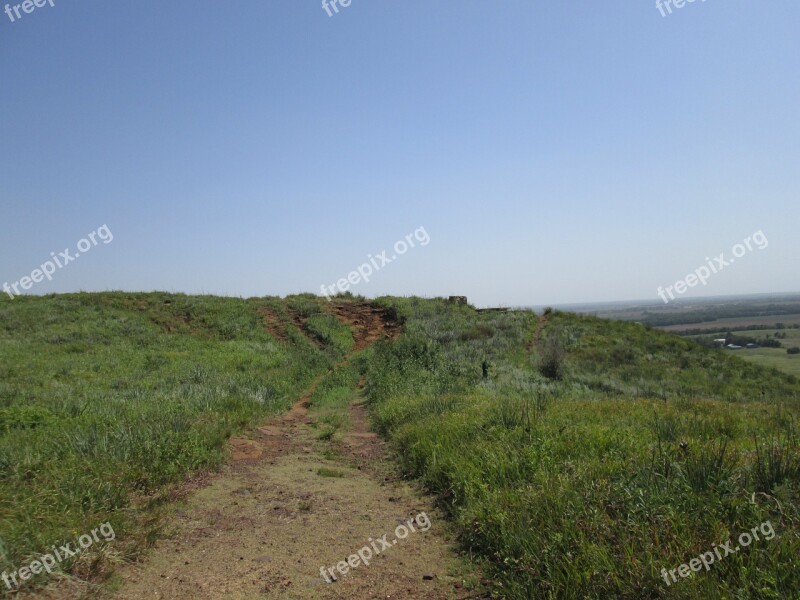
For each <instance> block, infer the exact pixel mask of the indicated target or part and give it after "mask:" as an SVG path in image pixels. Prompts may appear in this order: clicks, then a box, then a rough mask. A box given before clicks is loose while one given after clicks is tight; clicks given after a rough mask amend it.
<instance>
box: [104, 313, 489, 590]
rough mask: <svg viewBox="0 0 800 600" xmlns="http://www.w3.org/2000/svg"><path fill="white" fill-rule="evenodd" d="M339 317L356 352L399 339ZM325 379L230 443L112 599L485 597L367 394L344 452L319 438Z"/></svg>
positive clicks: (356, 404)
mask: <svg viewBox="0 0 800 600" xmlns="http://www.w3.org/2000/svg"><path fill="white" fill-rule="evenodd" d="M333 310H334V312H335V314H337V316H339V318H341V319H342V320H343V321H344V322H347V323H348V324H350V325H351V326H353V327H355V329H356V334H355V338H356V347H357V349H361V348H364V347H366V346H367V345H369V344H371V343H373V342H374V341H376V340H377V339H380V338H382V337H384V336H386V335H393V334H394V333H395V329H394V327H393V326H391V325H388V324H387V323H386V320H385V319H384V318H383V317H382V315H381V313H380V311H377V310H375V309H372V308H369V307H366V306H360V307H359V309H358V310H352V309H349V308H347V307H344V308H343V307H341V306H339V307H334V309H333ZM320 380H321V378H320V379H318V380H317V381H315V382H314V384H313V385H312V386H311V388H309V389H308V390H307V391H306V392H305V393H304V394H303V395H302V396H301V397H300V398H299V399H298V401H297V402H296V403H295V405H294V407H293V408H292V410H291V411H290V412H289V413H287V414H286V415H283V416H281V417H277V418H275V419H273V420H272V421H271V422H269V423H267V424H265V425H264V426H262V427H260V428H258V429H256V430H255V431H253V432H252V434H251V435H250V436H248V438H237V439H233V440H231V460H230V461H229V463H228V464H227V465H226V466H225V467H224V469H223V470H222V471H221V472H220V473H219V474H217V475H215V476H213V477H211V478H210V480H209V481H208V484H207V485H206V486H204V487H202V488H201V489H199V490H198V491H196V492H194V493H193V494H191V495H190V497H189V499H188V502H187V506H186V508H185V509H183V510H180V511H177V512H176V515H175V522H174V524H173V531H174V533H173V534H172V535H171V536H170V538H169V539H166V540H163V541H161V542H159V543H158V544H157V546H156V548H155V549H154V550H153V551H152V552H150V553H149V554H148V555H147V558H146V560H145V562H144V563H143V564H139V565H130V566H126V567H124V568H122V569H120V571H119V572H118V574H117V578H118V583H119V586H118V589H117V591H116V594H115V595H113V596H112V597H114V598H119V599H120V600H126V599H130V600H134V599H135V600H139V599H141V598H164V599H167V598H170V599H171V598H175V599H180V598H193V599H215V598H226V599H228V598H233V599H236V598H243V599H244V598H248V599H249V598H282V599H295V598H296V599H312V598H320V599H334V598H409V599H411V598H414V599H421V598H425V599H440V598H441V599H445V598H467V597H477V596H476V595H475V594H476V592H475V591H474V590H473V591H468V590H467V589H466V588H464V587H463V584H462V579H461V578H460V577H459V576H458V574H459V573H462V572H463V568H464V565H463V563H461V562H460V561H459V559H457V558H456V555H455V551H454V547H453V544H452V543H451V542H450V541H449V540H448V538H447V533H446V531H447V530H446V526H445V522H444V520H443V518H442V517H441V516H440V515H439V513H438V512H437V511H435V510H434V509H433V507H432V505H431V503H430V500H429V499H426V498H424V497H423V496H421V495H420V494H419V493H417V492H416V491H415V490H413V489H412V488H411V487H410V486H409V485H408V484H406V483H405V482H403V481H401V480H400V479H399V478H398V477H397V476H396V474H395V472H394V470H393V466H392V464H391V463H390V462H389V460H388V458H387V453H386V449H385V447H384V444H383V442H382V441H381V440H380V439H379V438H378V437H377V436H376V435H375V434H374V433H372V432H370V431H369V421H368V418H367V413H366V409H365V407H364V406H363V404H362V403H361V400H362V396H361V392H360V390H354V391H353V400H354V401H353V403H352V404H351V406H350V408H349V413H350V429H349V431H347V433H346V434H345V437H344V439H343V440H342V441H341V443H340V444H338V445H337V449H338V450H339V452H337V453H333V452H331V449H332V448H331V446H330V443H329V442H324V441H321V440H319V439H318V435H317V434H318V433H319V432H318V430H316V429H315V428H314V427H313V423H314V420H313V418H314V414H313V412H312V413H309V408H308V401H309V398H310V397H311V394H312V393H313V390H314V388H315V386H316V385H317V384H318V383H319V381H320ZM421 513H424V514H425V515H426V517H427V518H423V517H422V516H421ZM409 520H411V523H410V526H409ZM400 525H403V526H404V527H405V528H406V529H407V530H408V533H407V537H405V539H397V537H396V536H397V534H398V533H399V535H401V536H402V534H403V533H404V530H403V529H401V528H400ZM410 527H413V528H414V529H416V531H414V532H411V531H410ZM427 527H429V529H427V531H425V529H426V528H427ZM384 534H388V535H386V538H385V543H382V542H380V541H379V540H381V538H383V537H384ZM393 540H394V543H393ZM364 547H367V548H368V549H369V550H370V551H371V554H372V555H373V556H372V557H371V558H368V560H369V565H368V566H367V565H365V564H363V561H361V560H359V561H358V563H360V564H358V565H357V566H356V567H355V568H350V567H349V566H348V567H347V568H348V570H349V572H348V573H347V574H346V575H341V573H340V572H339V571H337V563H341V564H339V565H338V566H340V567H344V566H347V565H344V564H343V563H342V561H347V560H348V557H352V555H354V554H356V553H357V552H358V551H359V550H362V548H364ZM362 554H363V555H364V556H366V553H365V552H363V550H362ZM351 561H352V562H353V563H356V561H355V560H352V558H351ZM321 567H327V568H331V569H333V573H334V574H335V576H336V577H337V578H338V580H337V581H333V577H332V576H331V573H330V571H328V572H326V573H325V575H323V574H321V572H320V568H321ZM326 579H327V581H326ZM328 581H330V583H329V582H328Z"/></svg>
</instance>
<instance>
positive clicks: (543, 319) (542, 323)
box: [528, 313, 550, 354]
mask: <svg viewBox="0 0 800 600" xmlns="http://www.w3.org/2000/svg"><path fill="white" fill-rule="evenodd" d="M549 317H550V315H549V314H548V313H545V314H542V315H539V321H538V322H537V323H536V331H534V332H533V337H532V338H531V341H530V342H529V343H528V354H530V353H531V352H533V349H534V348H535V347H536V344H538V343H539V340H540V339H541V337H542V331H544V328H545V327H547V320H548V319H549Z"/></svg>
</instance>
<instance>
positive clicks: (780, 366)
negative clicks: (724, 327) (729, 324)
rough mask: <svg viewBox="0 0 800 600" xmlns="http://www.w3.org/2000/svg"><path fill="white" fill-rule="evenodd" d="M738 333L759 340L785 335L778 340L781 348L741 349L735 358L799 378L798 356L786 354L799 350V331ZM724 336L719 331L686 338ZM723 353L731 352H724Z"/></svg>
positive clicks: (799, 361)
mask: <svg viewBox="0 0 800 600" xmlns="http://www.w3.org/2000/svg"><path fill="white" fill-rule="evenodd" d="M738 333H739V334H741V335H745V336H747V337H752V338H755V339H759V340H760V339H765V338H766V337H767V336H770V337H772V338H774V337H775V334H776V333H779V334H781V335H785V336H786V337H785V338H780V339H779V341H780V342H781V344H782V345H783V348H753V349H742V350H737V351H736V356H737V357H738V358H741V359H742V360H746V361H748V362H751V363H754V364H757V365H760V366H762V367H767V368H772V369H776V370H778V371H782V372H783V373H787V374H789V375H793V376H795V377H798V378H800V354H787V353H786V350H787V348H791V347H792V346H796V347H798V348H800V329H756V330H749V331H742V332H738ZM724 335H725V331H719V332H716V333H712V334H703V335H693V336H687V338H689V339H694V338H706V339H709V338H710V339H714V338H716V337H723V336H724ZM724 352H732V351H730V350H724Z"/></svg>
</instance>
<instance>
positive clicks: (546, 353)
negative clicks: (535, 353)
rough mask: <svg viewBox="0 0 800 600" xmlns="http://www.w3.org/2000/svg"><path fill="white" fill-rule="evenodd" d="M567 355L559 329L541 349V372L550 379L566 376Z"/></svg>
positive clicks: (549, 336)
mask: <svg viewBox="0 0 800 600" xmlns="http://www.w3.org/2000/svg"><path fill="white" fill-rule="evenodd" d="M565 356H566V352H565V351H564V345H563V344H562V343H561V336H560V335H558V332H557V331H555V332H552V333H551V334H550V335H548V336H547V339H546V340H545V342H544V344H542V345H541V347H540V349H539V372H540V373H541V374H542V375H544V376H545V377H547V378H548V379H561V378H562V377H564V359H565Z"/></svg>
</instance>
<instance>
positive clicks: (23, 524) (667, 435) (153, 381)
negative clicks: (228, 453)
mask: <svg viewBox="0 0 800 600" xmlns="http://www.w3.org/2000/svg"><path fill="white" fill-rule="evenodd" d="M378 304H379V305H380V306H382V307H383V308H384V309H385V310H386V311H388V312H389V313H391V314H393V315H395V316H396V318H397V319H398V320H400V321H402V322H403V323H404V333H403V335H402V336H401V337H400V338H399V339H397V340H395V341H393V342H389V341H385V342H381V343H379V344H377V345H376V346H374V347H373V348H371V349H369V350H365V351H364V354H363V356H361V357H360V358H359V359H358V360H357V361H356V362H355V363H352V364H347V365H340V362H341V359H342V357H343V356H345V355H346V354H347V353H349V352H350V351H352V350H353V348H354V346H355V344H356V340H355V339H354V336H353V335H352V331H351V330H350V329H349V328H348V327H347V326H345V325H343V324H342V321H341V320H340V319H337V318H336V315H335V312H334V311H332V310H331V305H329V304H328V303H327V302H325V301H324V300H320V299H317V298H314V297H313V296H305V295H304V296H294V297H289V298H287V299H285V300H280V299H276V298H261V299H249V300H240V299H222V298H213V297H188V296H180V295H169V294H121V293H120V294H76V295H66V296H54V297H46V298H17V299H15V300H13V301H11V300H2V299H0V572H2V571H4V570H9V571H10V570H12V569H15V568H18V567H19V566H21V565H23V564H26V563H29V562H30V560H31V559H32V558H35V557H36V554H37V553H39V552H43V551H46V550H47V549H48V548H50V547H51V546H52V544H54V543H56V542H65V541H69V540H74V539H75V537H76V536H78V535H80V534H82V533H87V532H89V531H91V530H92V529H93V528H95V527H97V526H98V525H100V524H101V523H104V522H106V521H110V522H111V523H112V524H113V526H114V529H115V531H116V533H117V538H118V539H117V541H116V542H114V543H113V544H98V545H96V546H93V547H92V548H91V552H87V553H85V554H82V555H80V557H79V558H77V559H76V560H75V561H73V564H70V562H69V561H67V563H66V564H65V565H64V566H65V567H66V568H67V569H71V570H72V572H74V573H76V574H78V575H81V576H84V577H91V576H92V575H93V574H94V575H96V574H97V573H100V572H102V571H103V570H105V569H106V568H107V566H108V565H109V563H113V562H114V561H115V560H118V559H119V558H121V557H123V556H124V557H129V556H131V555H134V554H135V553H136V552H138V550H139V549H140V548H141V547H142V546H143V545H146V544H147V543H149V542H151V541H152V540H153V539H154V538H155V537H156V536H157V535H158V534H159V530H158V527H159V521H158V519H156V518H154V516H155V514H156V513H155V511H157V509H158V507H159V505H160V504H162V503H163V502H164V501H165V500H169V499H170V498H171V495H170V494H171V490H172V489H173V488H172V487H171V484H173V483H176V482H180V481H183V480H184V479H185V477H186V476H187V474H190V473H193V472H197V471H202V470H204V469H210V468H214V467H216V466H218V465H219V464H220V462H221V461H222V460H223V458H224V456H225V448H226V444H225V442H226V440H227V438H228V437H229V436H230V435H231V434H232V433H234V432H235V431H237V430H241V429H243V428H245V427H247V426H248V425H250V424H252V423H256V422H259V421H260V420H262V419H264V418H265V417H266V416H267V415H269V414H272V413H276V412H279V411H282V410H285V409H286V408H287V407H288V406H289V405H290V404H291V402H292V400H293V399H295V398H296V397H297V395H298V394H299V392H300V391H301V390H304V389H306V388H307V387H308V385H309V383H310V382H311V381H312V380H314V379H315V378H317V376H318V375H320V374H323V373H329V372H331V369H333V372H332V374H330V375H329V376H328V377H326V378H325V379H323V380H322V381H321V382H320V385H319V387H318V388H317V389H316V391H315V392H314V394H313V395H312V397H311V402H312V404H313V405H314V406H315V407H316V408H318V409H320V410H321V411H323V413H322V417H321V420H320V426H319V434H318V435H319V437H320V438H322V439H326V438H329V437H332V436H335V435H337V431H338V430H339V428H340V427H342V425H343V422H344V421H345V420H346V418H347V416H346V410H345V407H346V406H347V403H348V402H349V401H350V400H351V399H352V389H353V387H354V385H355V383H356V382H357V381H358V379H359V378H360V377H361V376H362V375H363V376H365V377H366V386H367V387H366V391H367V393H368V396H369V399H370V410H371V412H372V415H373V417H374V419H375V423H376V425H377V427H378V429H379V430H380V431H381V432H382V433H383V434H384V435H385V436H387V437H388V438H389V439H390V440H391V442H392V444H393V445H394V447H395V448H396V449H397V451H398V453H397V456H398V460H400V461H401V464H402V466H403V468H404V469H405V470H406V471H407V472H408V473H409V474H410V475H412V476H414V477H417V478H419V479H420V480H421V481H422V482H423V483H424V484H425V485H426V486H427V487H428V489H430V490H431V491H432V492H434V493H435V494H436V495H437V496H438V498H439V499H440V502H441V504H442V506H443V507H444V508H445V509H446V510H447V511H448V512H449V514H450V515H451V517H452V519H453V521H454V523H455V526H456V528H457V530H458V532H459V534H460V538H461V541H462V543H463V544H464V545H465V546H466V547H467V548H469V549H470V551H471V552H472V553H473V554H474V555H475V556H477V557H480V558H482V559H483V560H485V562H486V565H487V571H488V573H489V574H490V576H491V578H492V579H493V580H494V581H495V582H496V583H497V595H498V597H507V598H520V599H522V598H530V597H537V598H565V599H572V598H574V599H578V598H623V599H631V600H633V599H637V600H638V599H641V598H676V599H698V600H699V599H701V598H702V599H706V598H723V597H725V598H742V599H743V598H792V597H794V596H793V595H792V594H795V595H796V590H798V589H800V575H797V574H796V573H797V569H796V568H795V567H796V566H797V556H798V555H800V553H799V552H798V550H800V524H799V523H800V500H799V499H798V490H800V449H798V437H797V423H798V412H800V384H798V382H797V379H795V378H793V377H791V376H788V375H784V374H781V373H778V372H776V371H772V370H767V369H763V368H761V367H758V366H756V365H751V364H748V363H746V362H744V361H742V360H740V359H739V358H737V357H736V356H734V355H732V354H731V353H726V352H725V351H722V350H715V349H710V348H704V347H701V346H699V345H697V344H695V343H693V342H691V341H690V340H686V339H682V338H679V337H676V336H674V335H670V334H667V333H664V332H660V331H654V330H649V329H647V328H645V327H644V326H642V325H638V324H634V323H622V322H612V321H604V320H599V319H596V318H593V317H581V316H577V315H573V314H563V313H553V314H549V315H548V316H547V317H546V318H541V317H539V316H537V315H536V314H534V313H532V312H528V311H511V312H477V311H475V310H473V309H472V308H470V307H468V306H456V305H450V304H447V303H446V302H444V301H440V300H420V299H397V298H384V299H381V300H379V301H378ZM336 365H340V366H339V367H338V368H334V367H335V366H336ZM325 411H328V412H327V413H326V412H325ZM767 521H769V523H770V524H771V526H772V527H774V531H775V533H776V537H775V538H774V539H771V540H766V539H762V540H760V541H757V542H754V543H753V544H752V545H750V547H748V548H746V549H743V550H742V551H740V552H737V553H735V554H732V555H730V556H726V557H724V558H722V559H721V560H719V561H717V562H716V564H713V565H712V566H711V567H710V570H709V571H708V572H706V571H705V570H703V571H702V572H699V573H696V574H694V575H693V576H691V577H689V578H685V579H684V578H681V577H679V578H678V580H677V582H674V583H670V585H669V586H668V585H667V584H666V583H665V581H664V580H663V579H662V573H661V569H662V568H664V569H666V570H667V571H669V570H671V569H676V568H678V567H679V566H680V565H682V564H684V563H688V562H689V561H690V560H691V559H692V558H694V557H697V556H699V555H701V554H702V553H704V552H708V551H709V550H711V549H712V548H713V547H714V544H717V545H719V544H720V543H721V542H726V541H727V540H728V539H729V538H735V537H736V536H738V535H739V534H740V533H741V532H743V531H750V530H752V529H753V528H754V527H757V526H759V525H761V524H763V523H765V522H767ZM0 593H2V592H0Z"/></svg>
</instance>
